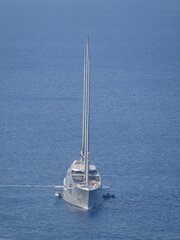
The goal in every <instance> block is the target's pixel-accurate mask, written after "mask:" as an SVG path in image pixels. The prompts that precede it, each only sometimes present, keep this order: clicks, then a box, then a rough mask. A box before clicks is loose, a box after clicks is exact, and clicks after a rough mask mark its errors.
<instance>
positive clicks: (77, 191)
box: [63, 186, 102, 209]
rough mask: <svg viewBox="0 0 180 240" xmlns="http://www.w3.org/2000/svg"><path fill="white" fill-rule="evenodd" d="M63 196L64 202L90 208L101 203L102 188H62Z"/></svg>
mask: <svg viewBox="0 0 180 240" xmlns="http://www.w3.org/2000/svg"><path fill="white" fill-rule="evenodd" d="M63 198H64V200H65V201H66V202H68V203H70V204H72V205H75V206H77V207H80V208H84V209H92V208H95V207H96V206H98V205H99V204H101V203H102V188H101V187H100V188H97V189H93V190H89V189H82V188H78V187H76V186H75V187H73V188H71V189H66V188H64V191H63Z"/></svg>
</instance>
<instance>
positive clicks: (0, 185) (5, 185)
mask: <svg viewBox="0 0 180 240" xmlns="http://www.w3.org/2000/svg"><path fill="white" fill-rule="evenodd" d="M0 188H63V186H60V185H31V184H24V185H23V184H22V185H21V184H13V185H12V184H0Z"/></svg>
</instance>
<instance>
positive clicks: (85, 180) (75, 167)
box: [63, 41, 102, 209]
mask: <svg viewBox="0 0 180 240" xmlns="http://www.w3.org/2000/svg"><path fill="white" fill-rule="evenodd" d="M89 73H90V57H89V41H87V43H86V46H85V51H84V86H83V121H82V149H81V157H80V160H75V161H74V162H73V163H72V164H71V166H70V167H69V169H68V171H67V173H66V177H65V178H64V184H63V198H64V200H65V201H66V202H68V203H70V204H72V205H75V206H77V207H81V208H84V209H92V208H94V207H96V206H97V205H99V204H100V203H101V201H102V184H101V176H100V174H99V172H98V170H97V168H96V166H95V165H94V164H92V163H91V162H90V160H89V103H90V93H89V90H90V89H89Z"/></svg>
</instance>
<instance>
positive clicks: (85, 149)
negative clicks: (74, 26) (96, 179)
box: [81, 40, 90, 185]
mask: <svg viewBox="0 0 180 240" xmlns="http://www.w3.org/2000/svg"><path fill="white" fill-rule="evenodd" d="M89 73H90V58H89V40H87V43H86V47H85V51H84V86H83V121H82V123H83V124H82V150H81V161H82V163H83V164H84V166H85V180H86V185H88V175H89V100H90V96H89Z"/></svg>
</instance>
